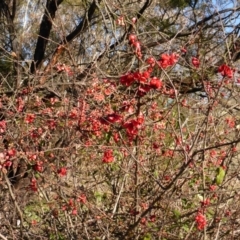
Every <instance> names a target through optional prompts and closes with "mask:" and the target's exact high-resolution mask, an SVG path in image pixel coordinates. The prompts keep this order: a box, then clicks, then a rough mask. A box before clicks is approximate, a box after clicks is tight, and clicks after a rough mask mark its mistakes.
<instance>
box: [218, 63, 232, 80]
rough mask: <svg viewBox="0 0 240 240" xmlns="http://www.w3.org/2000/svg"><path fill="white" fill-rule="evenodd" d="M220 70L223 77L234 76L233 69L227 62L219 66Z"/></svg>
mask: <svg viewBox="0 0 240 240" xmlns="http://www.w3.org/2000/svg"><path fill="white" fill-rule="evenodd" d="M218 72H219V73H221V74H222V76H223V77H229V78H232V77H233V70H232V69H231V68H230V67H229V66H227V65H226V64H223V65H221V66H220V67H219V68H218Z"/></svg>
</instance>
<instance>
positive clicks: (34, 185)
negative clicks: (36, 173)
mask: <svg viewBox="0 0 240 240" xmlns="http://www.w3.org/2000/svg"><path fill="white" fill-rule="evenodd" d="M29 187H30V189H31V190H32V191H34V192H37V190H38V188H37V180H36V179H35V178H32V179H31V182H30V185H29Z"/></svg>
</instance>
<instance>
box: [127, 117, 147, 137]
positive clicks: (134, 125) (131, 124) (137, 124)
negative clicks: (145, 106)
mask: <svg viewBox="0 0 240 240" xmlns="http://www.w3.org/2000/svg"><path fill="white" fill-rule="evenodd" d="M143 122H144V117H143V116H139V117H138V118H137V119H132V120H130V121H128V122H126V123H125V124H124V125H123V127H124V128H125V129H126V133H127V135H128V137H129V140H132V139H133V138H134V137H135V136H136V135H137V134H138V130H139V129H140V128H141V126H142V124H143Z"/></svg>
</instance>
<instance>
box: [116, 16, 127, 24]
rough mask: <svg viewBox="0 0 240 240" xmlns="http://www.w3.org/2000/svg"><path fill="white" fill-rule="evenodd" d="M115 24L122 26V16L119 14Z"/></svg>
mask: <svg viewBox="0 0 240 240" xmlns="http://www.w3.org/2000/svg"><path fill="white" fill-rule="evenodd" d="M117 25H119V26H124V25H125V23H124V18H123V16H120V17H119V18H118V19H117Z"/></svg>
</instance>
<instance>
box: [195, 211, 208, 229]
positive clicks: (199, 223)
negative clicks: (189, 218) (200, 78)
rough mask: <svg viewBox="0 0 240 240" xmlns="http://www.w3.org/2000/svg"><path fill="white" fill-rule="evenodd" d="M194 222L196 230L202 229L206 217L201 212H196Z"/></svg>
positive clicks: (205, 222)
mask: <svg viewBox="0 0 240 240" xmlns="http://www.w3.org/2000/svg"><path fill="white" fill-rule="evenodd" d="M195 222H196V224H197V228H198V230H203V229H204V228H205V226H206V225H207V220H206V217H205V216H204V215H203V214H202V213H201V212H198V214H197V216H196V217H195Z"/></svg>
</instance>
